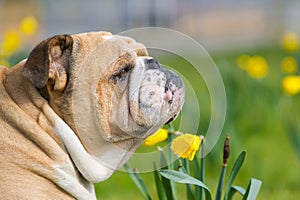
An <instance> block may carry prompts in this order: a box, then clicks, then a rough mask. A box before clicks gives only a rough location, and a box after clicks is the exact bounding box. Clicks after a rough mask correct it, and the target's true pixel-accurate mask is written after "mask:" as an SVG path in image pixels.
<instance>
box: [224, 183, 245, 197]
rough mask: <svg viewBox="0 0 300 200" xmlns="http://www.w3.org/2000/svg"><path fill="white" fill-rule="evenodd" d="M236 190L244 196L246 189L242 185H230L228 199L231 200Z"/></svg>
mask: <svg viewBox="0 0 300 200" xmlns="http://www.w3.org/2000/svg"><path fill="white" fill-rule="evenodd" d="M236 192H238V193H240V194H241V195H242V196H244V194H245V193H246V190H245V189H244V188H243V187H240V186H236V185H233V186H231V189H230V191H229V194H228V199H229V200H231V199H232V198H233V196H234V195H235V193H236Z"/></svg>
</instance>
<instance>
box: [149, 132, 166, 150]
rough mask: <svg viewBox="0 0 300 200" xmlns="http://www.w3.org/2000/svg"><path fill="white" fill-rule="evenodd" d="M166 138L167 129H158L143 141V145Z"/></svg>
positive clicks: (150, 144) (152, 143)
mask: <svg viewBox="0 0 300 200" xmlns="http://www.w3.org/2000/svg"><path fill="white" fill-rule="evenodd" d="M167 138H168V130H167V129H159V130H158V131H156V132H155V133H154V134H153V135H150V136H149V137H147V138H146V140H145V141H144V145H145V146H153V145H155V144H157V143H159V142H162V141H164V140H166V139H167Z"/></svg>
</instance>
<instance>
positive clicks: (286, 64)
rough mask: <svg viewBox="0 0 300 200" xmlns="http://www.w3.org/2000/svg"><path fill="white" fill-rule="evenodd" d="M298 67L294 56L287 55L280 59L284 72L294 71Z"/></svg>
mask: <svg viewBox="0 0 300 200" xmlns="http://www.w3.org/2000/svg"><path fill="white" fill-rule="evenodd" d="M297 69H298V64H297V61H296V59H295V58H293V57H292V56H287V57H285V58H283V60H282V61H281V70H282V71H283V72H284V73H295V72H296V71H297Z"/></svg>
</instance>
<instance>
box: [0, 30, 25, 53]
mask: <svg viewBox="0 0 300 200" xmlns="http://www.w3.org/2000/svg"><path fill="white" fill-rule="evenodd" d="M20 44H21V38H20V36H19V34H18V33H17V32H16V31H14V30H9V31H7V32H5V33H4V37H3V42H2V44H1V47H0V56H2V57H9V56H10V55H11V54H13V53H14V52H15V51H16V50H17V49H18V48H19V47H20Z"/></svg>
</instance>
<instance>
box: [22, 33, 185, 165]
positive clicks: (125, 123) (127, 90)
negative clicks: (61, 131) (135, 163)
mask: <svg viewBox="0 0 300 200" xmlns="http://www.w3.org/2000/svg"><path fill="white" fill-rule="evenodd" d="M23 76H24V77H26V78H27V79H28V80H29V81H30V82H32V84H33V85H34V86H35V87H36V88H38V90H39V91H40V93H41V95H42V96H43V97H44V98H46V99H47V100H48V101H49V104H50V105H51V107H52V108H53V110H54V111H55V112H56V113H57V115H58V116H59V117H60V118H61V119H62V120H63V121H64V122H66V124H68V126H69V127H71V129H72V130H73V131H74V134H76V135H75V136H76V137H78V139H79V140H80V142H81V144H82V146H83V147H84V149H86V151H87V152H88V153H89V154H90V155H92V156H93V157H94V158H96V159H97V161H98V162H100V163H102V164H103V165H105V166H106V167H108V168H111V169H112V171H113V170H114V169H116V168H117V167H119V166H121V165H122V164H123V163H124V162H125V161H126V160H127V159H128V158H129V156H130V155H131V154H132V152H133V151H134V150H135V149H136V148H137V147H138V145H139V144H140V143H141V142H142V141H143V140H144V139H145V138H146V137H147V136H149V135H151V134H153V133H154V132H155V131H156V130H157V129H158V128H160V127H161V126H163V125H164V124H166V123H168V122H170V121H172V120H173V119H174V118H175V117H176V116H177V114H178V113H179V111H180V109H181V107H182V105H183V99H184V88H183V83H182V81H181V79H180V78H179V77H178V75H176V74H175V73H174V72H172V71H170V70H168V69H165V68H163V67H162V66H161V64H160V63H159V62H158V61H157V60H155V59H154V58H152V57H149V56H148V53H147V50H146V48H145V47H144V46H143V45H142V44H140V43H137V42H135V41H134V40H133V39H131V38H128V37H124V36H118V35H112V34H110V33H107V32H93V33H84V34H78V35H71V36H70V35H62V36H55V37H53V38H49V39H47V40H45V41H43V42H41V43H40V44H39V45H38V46H37V47H35V48H34V49H33V51H32V52H31V54H30V56H29V58H28V60H27V62H26V64H25V66H24V68H23ZM75 164H76V163H75Z"/></svg>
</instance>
